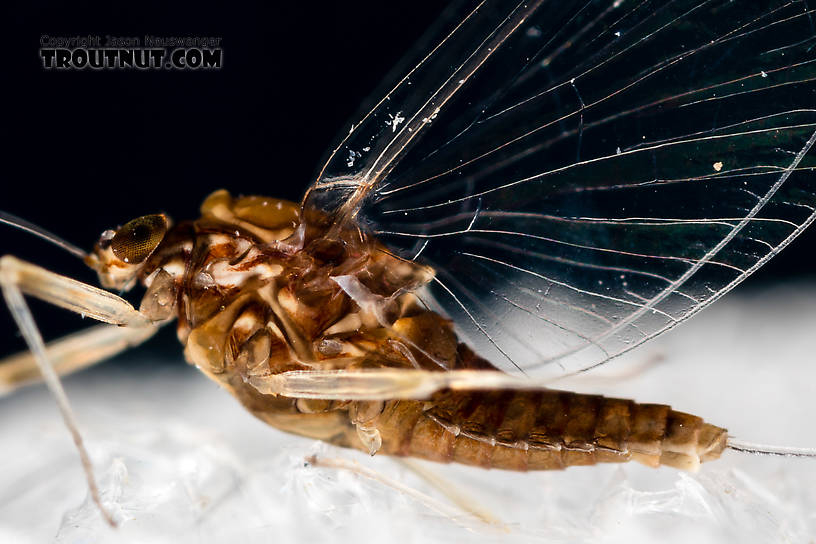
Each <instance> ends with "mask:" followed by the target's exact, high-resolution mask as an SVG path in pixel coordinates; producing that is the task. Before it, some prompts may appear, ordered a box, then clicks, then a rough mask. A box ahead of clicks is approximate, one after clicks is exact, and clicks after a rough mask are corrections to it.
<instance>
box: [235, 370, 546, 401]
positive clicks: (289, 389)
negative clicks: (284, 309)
mask: <svg viewBox="0 0 816 544" xmlns="http://www.w3.org/2000/svg"><path fill="white" fill-rule="evenodd" d="M247 382H248V383H249V384H250V385H252V387H254V388H255V389H257V390H258V391H259V392H260V393H263V394H270V395H282V396H284V397H294V398H306V399H334V400H391V399H427V398H429V397H430V396H431V395H432V394H433V393H434V392H435V391H439V390H440V389H469V390H475V389H526V390H530V389H542V388H543V387H544V386H545V385H546V383H545V382H542V381H535V380H532V379H529V378H519V377H515V376H511V375H510V374H505V373H504V372H499V371H491V370H452V371H448V372H431V371H427V370H415V369H398V368H382V369H374V370H359V371H346V370H293V371H289V372H281V373H280V374H271V375H268V376H250V377H248V378H247Z"/></svg>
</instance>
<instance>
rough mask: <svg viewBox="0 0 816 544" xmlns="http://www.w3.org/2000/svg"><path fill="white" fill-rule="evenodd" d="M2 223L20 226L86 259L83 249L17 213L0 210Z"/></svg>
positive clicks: (23, 229)
mask: <svg viewBox="0 0 816 544" xmlns="http://www.w3.org/2000/svg"><path fill="white" fill-rule="evenodd" d="M0 223H2V224H5V225H8V226H10V227H15V228H18V229H20V230H22V231H25V232H28V233H29V234H33V235H34V236H37V237H38V238H41V239H43V240H46V241H48V242H51V243H52V244H54V245H55V246H58V247H61V248H62V249H64V250H65V251H67V252H68V253H71V254H72V255H74V256H76V257H79V258H80V259H85V257H87V256H88V254H87V253H86V252H85V251H83V250H82V249H80V248H78V247H77V246H75V245H74V244H71V243H69V242H66V241H65V240H63V239H62V238H60V237H59V236H57V235H56V234H54V233H52V232H49V231H47V230H45V229H44V228H42V227H39V226H37V225H35V224H34V223H30V222H28V221H26V220H25V219H23V218H21V217H17V216H16V215H13V214H10V213H8V212H4V211H2V210H0Z"/></svg>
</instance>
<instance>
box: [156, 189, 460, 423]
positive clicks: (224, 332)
mask: <svg viewBox="0 0 816 544" xmlns="http://www.w3.org/2000/svg"><path fill="white" fill-rule="evenodd" d="M201 211H202V217H201V218H200V219H198V220H196V221H193V222H186V223H181V224H179V225H177V226H175V227H173V228H172V229H171V231H170V232H169V233H168V235H167V236H166V239H165V241H164V242H163V243H162V245H161V246H160V247H159V248H158V249H157V250H156V251H155V253H154V254H153V255H152V256H151V258H150V261H149V262H148V263H147V265H146V266H145V268H144V270H143V273H142V275H143V281H144V284H145V285H146V286H147V292H146V294H145V296H144V299H143V302H142V306H141V310H142V312H144V313H146V314H147V315H149V316H150V317H152V318H154V319H166V318H171V317H172V316H173V314H175V315H176V316H177V317H178V336H179V339H180V340H181V342H182V343H183V344H184V345H185V356H186V357H187V359H188V361H189V362H190V363H192V364H194V365H196V366H197V367H198V368H199V369H201V370H202V371H203V372H205V373H206V374H207V375H208V376H210V377H211V378H213V379H214V380H216V381H218V382H219V383H221V384H222V385H224V386H225V387H227V388H228V389H229V390H230V391H231V392H232V393H233V394H234V395H235V396H236V397H238V398H239V400H240V401H241V402H242V403H243V404H244V405H245V406H246V407H247V408H248V409H250V410H251V411H253V413H255V414H256V415H259V416H261V417H263V418H264V419H267V420H268V417H267V416H266V415H263V414H265V413H267V412H280V411H283V412H286V411H288V410H289V409H290V408H293V406H294V405H293V401H292V402H290V401H284V400H281V399H272V400H270V399H269V398H265V397H262V396H261V395H259V394H257V393H256V392H255V391H254V390H252V389H251V388H250V387H249V386H248V385H246V383H245V380H246V378H247V377H249V376H257V375H265V374H270V373H278V372H283V371H287V370H307V369H310V368H323V369H325V368H349V367H366V366H382V365H384V364H385V365H391V364H393V365H394V366H404V365H405V364H406V362H411V363H410V364H419V365H425V366H435V367H436V368H439V365H440V364H441V365H449V364H451V362H452V361H453V359H454V358H455V356H456V339H455V336H454V335H453V333H452V330H451V329H450V327H449V326H445V327H443V328H442V329H445V330H440V327H439V323H434V324H433V325H431V324H428V323H425V324H424V325H423V324H422V323H420V321H421V318H418V317H416V316H417V315H419V314H423V315H425V314H426V313H427V312H422V311H420V310H419V309H418V308H417V305H416V299H415V297H414V296H413V295H412V292H413V291H414V290H415V289H417V288H418V287H420V286H421V285H422V284H424V283H426V282H427V281H429V280H430V278H431V277H432V272H431V271H430V270H429V269H427V268H426V267H422V266H419V265H417V264H415V263H411V262H406V261H404V260H401V259H399V258H397V257H395V256H393V255H391V254H389V253H388V252H387V251H385V250H384V249H383V248H382V247H381V246H379V245H378V244H377V243H376V242H375V241H373V240H371V239H370V238H369V237H367V236H366V235H365V234H364V233H362V232H360V231H358V230H356V229H344V230H340V231H339V232H338V233H337V234H336V235H335V237H334V238H332V239H329V238H327V237H326V234H327V231H328V228H329V226H330V225H329V221H328V220H327V218H326V217H325V216H322V215H320V214H319V213H316V212H305V213H303V212H301V209H300V206H298V205H296V204H294V203H292V202H288V201H283V200H278V199H272V198H266V197H254V196H252V197H241V198H232V197H231V196H230V195H229V194H228V193H227V192H226V191H218V192H216V193H213V194H212V195H210V196H209V197H208V198H207V199H206V200H205V202H204V203H203V205H202V207H201ZM433 315H435V314H433ZM412 316H414V317H413V318H412ZM436 319H437V320H439V319H440V318H438V317H437V318H436ZM440 322H442V321H441V320H440ZM420 327H422V328H423V329H431V328H432V329H434V330H435V332H434V334H432V335H430V337H431V338H436V339H437V340H436V341H435V346H436V351H437V352H438V353H436V354H434V355H431V358H432V359H434V361H429V360H425V359H427V357H423V356H421V355H420V356H419V357H417V356H415V355H411V354H409V353H408V352H407V348H406V346H405V344H404V342H403V343H400V342H395V341H394V339H395V337H396V336H397V335H400V334H403V335H404V334H409V336H410V335H413V336H416V337H417V339H418V341H419V339H420V338H421V337H423V338H424V337H428V332H427V331H424V330H423V331H419V328H420ZM414 329H416V330H414ZM412 330H413V332H412ZM425 343H427V341H426V342H425ZM431 351H433V349H431ZM279 426H280V425H279Z"/></svg>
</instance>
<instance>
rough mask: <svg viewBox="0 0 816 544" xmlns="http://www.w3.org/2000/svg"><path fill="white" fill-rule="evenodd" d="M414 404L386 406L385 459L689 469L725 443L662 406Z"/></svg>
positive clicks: (543, 394)
mask: <svg viewBox="0 0 816 544" xmlns="http://www.w3.org/2000/svg"><path fill="white" fill-rule="evenodd" d="M420 405H422V403H416V405H415V404H414V403H413V402H401V403H393V404H392V403H389V406H387V407H386V409H385V411H384V412H383V413H382V415H381V416H380V418H381V419H380V422H378V423H379V425H378V427H380V429H381V432H383V438H384V441H383V446H384V448H383V449H384V450H386V452H387V453H391V454H397V455H410V456H416V457H424V458H426V459H431V460H434V461H441V462H458V463H464V464H469V465H477V466H481V467H484V468H501V469H509V470H521V471H526V470H554V469H563V468H566V467H568V466H572V465H592V464H595V463H603V462H613V463H620V462H626V461H638V462H640V463H643V464H645V465H649V466H654V467H656V466H659V465H668V466H673V467H676V468H680V469H684V470H696V469H697V467H698V466H699V464H700V463H701V462H703V461H707V460H710V459H716V458H717V457H719V456H720V454H721V453H722V451H723V449H725V444H726V438H727V434H726V431H725V429H721V428H719V427H715V426H713V425H710V424H708V423H705V422H704V421H703V420H702V419H700V418H699V417H696V416H692V415H689V414H685V413H682V412H676V411H674V410H672V409H671V408H669V407H668V406H664V405H658V404H637V403H635V402H632V401H629V400H621V399H612V398H604V397H600V396H594V395H581V394H577V393H569V392H561V391H550V390H545V391H535V392H528V391H491V392H443V393H441V394H439V395H437V396H436V397H435V398H434V399H433V401H432V403H431V404H430V405H429V404H426V405H425V406H424V407H420ZM414 407H416V408H417V409H416V410H414V409H413V408H414ZM414 412H415V413H414Z"/></svg>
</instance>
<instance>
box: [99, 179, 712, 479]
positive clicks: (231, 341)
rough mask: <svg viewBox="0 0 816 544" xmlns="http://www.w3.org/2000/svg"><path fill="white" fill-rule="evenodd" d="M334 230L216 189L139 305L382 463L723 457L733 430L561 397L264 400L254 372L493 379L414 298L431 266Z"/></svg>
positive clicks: (153, 266)
mask: <svg viewBox="0 0 816 544" xmlns="http://www.w3.org/2000/svg"><path fill="white" fill-rule="evenodd" d="M328 228H329V225H328V222H327V221H326V220H325V218H323V217H321V216H319V215H317V214H316V215H315V216H313V217H309V216H307V217H301V214H300V208H299V207H298V206H297V205H295V204H292V203H290V202H285V201H280V200H276V199H269V198H262V197H246V198H239V199H233V198H232V197H230V196H229V194H227V193H226V192H225V191H219V192H217V193H214V194H213V195H211V196H210V197H209V198H208V199H207V200H206V201H205V203H204V204H203V206H202V218H201V219H199V220H198V221H195V222H191V223H182V224H180V225H178V226H176V227H173V228H172V229H171V230H170V231H169V232H168V234H167V236H166V237H165V240H164V241H163V242H162V244H161V245H160V246H159V247H158V248H157V250H156V251H155V252H154V253H153V254H152V255H151V257H150V259H149V260H148V261H147V263H146V264H145V266H144V267H143V269H142V270H141V277H142V280H143V281H144V283H145V284H146V286H147V287H148V290H147V294H146V295H145V298H144V301H143V303H142V307H141V311H142V312H143V313H145V314H146V315H148V316H150V317H153V318H154V319H164V318H167V317H169V316H170V315H171V314H172V313H175V314H177V316H178V318H179V325H178V331H179V339H180V340H181V341H182V343H184V344H185V355H186V357H187V359H188V361H189V362H190V363H192V364H195V365H196V366H197V367H198V368H200V369H201V370H202V371H203V372H204V373H206V374H207V375H208V376H209V377H210V378H212V379H213V380H215V381H217V382H219V383H220V384H221V385H222V386H224V387H225V388H226V389H227V390H229V391H230V392H231V393H232V394H233V395H234V396H235V397H236V398H237V399H238V400H239V401H240V402H241V403H242V404H243V405H244V406H245V407H246V408H247V409H248V410H249V411H250V412H252V413H253V414H254V415H255V416H257V417H258V418H260V419H262V420H263V421H265V422H267V423H269V424H270V425H272V426H275V427H278V428H279V429H282V430H284V431H287V432H291V433H296V434H300V435H304V436H308V437H312V438H317V439H321V440H325V441H328V442H331V443H334V444H337V445H340V446H346V447H353V448H358V449H362V450H364V451H368V452H370V453H372V454H373V453H375V452H377V451H379V452H381V453H385V454H389V455H408V456H415V457H421V458H425V459H431V460H434V461H440V462H451V461H452V462H459V463H465V464H470V465H476V466H481V467H486V468H490V467H492V468H502V469H511V470H546V469H561V468H564V467H567V466H571V465H589V464H594V463H598V462H625V461H629V460H634V461H638V462H641V463H644V464H647V465H650V466H658V465H661V464H662V465H670V466H674V467H678V468H683V469H690V470H693V469H695V468H696V467H697V466H698V465H699V463H700V462H701V461H706V460H709V459H714V458H717V457H718V456H719V455H720V453H721V452H722V451H723V449H724V448H725V445H726V433H725V430H723V429H720V428H718V427H714V426H712V425H709V424H707V423H704V422H703V421H702V420H701V419H700V418H698V417H695V416H691V415H688V414H684V413H681V412H675V411H673V410H671V409H670V408H669V407H667V406H662V405H653V404H636V403H634V402H632V401H628V400H619V399H609V398H603V397H599V396H592V395H581V394H576V393H569V392H561V391H552V390H538V391H519V390H493V391H482V392H477V391H453V390H443V391H439V392H437V393H435V394H434V395H433V396H432V397H431V398H430V399H428V400H389V401H386V402H381V401H330V400H319V399H318V400H315V399H295V398H287V397H281V396H274V395H267V394H261V393H260V392H258V391H257V390H256V389H255V388H254V387H253V386H252V385H250V384H249V383H248V381H247V380H248V378H250V377H254V376H268V375H274V374H277V373H280V372H285V371H290V370H327V369H342V370H345V371H348V372H354V371H356V370H361V369H373V368H383V367H389V368H413V369H422V370H434V371H440V372H444V371H447V370H466V369H484V370H494V367H493V366H492V365H491V364H490V363H488V362H487V361H485V360H484V359H481V358H479V357H478V356H476V355H475V354H474V353H473V352H472V351H471V350H470V349H469V348H468V347H467V346H465V345H464V344H460V343H459V342H458V340H457V338H456V336H455V334H454V332H453V329H452V326H451V324H450V323H449V322H448V321H447V320H445V319H443V318H442V317H440V316H438V315H437V314H435V313H433V312H430V311H428V310H426V309H424V308H422V307H421V306H420V305H419V304H418V303H417V301H416V298H415V297H414V295H413V294H412V292H413V291H414V290H415V289H417V288H418V287H419V286H421V285H422V284H424V283H426V282H427V281H428V280H429V279H430V278H431V277H432V271H430V270H428V269H427V268H424V267H421V266H419V265H417V264H415V263H411V262H406V261H403V260H400V259H398V258H396V257H394V256H393V255H391V254H389V253H388V252H386V251H385V250H384V249H383V248H382V247H381V246H379V245H378V244H377V243H376V242H375V241H373V240H371V239H370V238H368V237H366V236H365V235H364V234H362V233H361V232H359V231H357V230H353V229H346V230H341V231H339V232H332V233H331V235H330V236H328V235H327V229H328ZM102 258H104V255H103V257H102Z"/></svg>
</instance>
